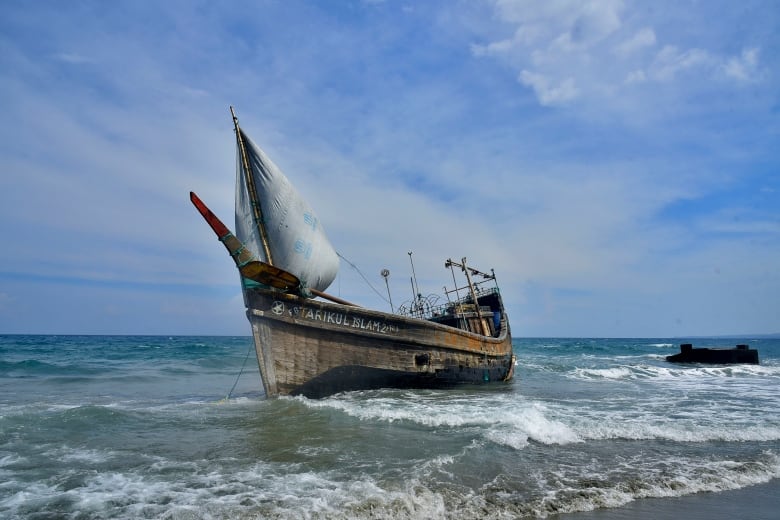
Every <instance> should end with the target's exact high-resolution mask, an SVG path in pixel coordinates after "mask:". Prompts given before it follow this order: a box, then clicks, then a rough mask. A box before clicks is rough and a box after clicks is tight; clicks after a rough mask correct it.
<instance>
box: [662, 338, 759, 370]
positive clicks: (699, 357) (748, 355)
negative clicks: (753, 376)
mask: <svg viewBox="0 0 780 520" xmlns="http://www.w3.org/2000/svg"><path fill="white" fill-rule="evenodd" d="M666 360H667V361H671V362H673V363H713V364H719V365H728V364H736V363H749V364H752V365H757V364H758V350H756V349H752V348H748V346H747V345H737V346H736V347H735V348H693V345H691V344H690V343H683V344H682V345H680V353H679V354H675V355H673V356H666Z"/></svg>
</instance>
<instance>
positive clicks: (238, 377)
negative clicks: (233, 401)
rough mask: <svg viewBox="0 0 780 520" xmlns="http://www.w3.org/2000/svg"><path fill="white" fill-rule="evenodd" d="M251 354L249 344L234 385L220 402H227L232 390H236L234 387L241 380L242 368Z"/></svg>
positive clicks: (250, 345)
mask: <svg viewBox="0 0 780 520" xmlns="http://www.w3.org/2000/svg"><path fill="white" fill-rule="evenodd" d="M251 353H252V343H249V350H247V352H246V357H244V363H243V364H242V365H241V370H240V371H239V372H238V376H237V377H236V381H235V383H233V386H232V387H231V388H230V391H229V392H228V393H227V395H226V396H225V398H224V399H223V400H222V401H221V402H227V401H229V400H230V396H231V395H233V390H235V389H236V385H238V380H239V379H241V374H243V373H244V368H246V362H247V360H248V359H249V354H251Z"/></svg>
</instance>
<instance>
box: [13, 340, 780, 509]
mask: <svg viewBox="0 0 780 520" xmlns="http://www.w3.org/2000/svg"><path fill="white" fill-rule="evenodd" d="M683 342H692V343H694V344H695V346H732V345H734V344H736V343H748V344H750V346H751V347H753V348H757V349H758V350H759V355H760V358H761V364H760V365H758V366H751V365H738V366H737V365H735V366H703V365H691V366H684V365H673V364H670V363H668V362H666V361H665V359H664V357H665V356H666V355H669V354H672V353H676V352H677V351H678V350H679V347H678V345H679V343H683ZM515 350H516V353H517V356H518V366H517V377H516V379H515V381H514V382H513V383H510V384H498V385H491V386H482V387H464V388H459V389H457V390H450V391H446V390H444V391H431V390H423V391H394V390H380V391H372V392H353V393H345V394H340V395H337V396H333V397H331V398H327V399H323V400H308V399H305V398H279V399H271V400H265V399H264V398H263V395H262V390H261V384H260V379H259V375H258V371H257V362H256V360H255V357H254V352H253V351H252V350H251V339H250V338H248V337H141V336H132V337H128V336H0V517H4V518H63V517H64V518H160V517H163V518H387V517H391V518H420V519H422V518H516V517H544V516H548V515H551V514H555V513H566V512H575V511H588V510H592V509H595V508H615V507H619V506H621V505H624V504H628V503H631V502H633V501H635V500H638V499H642V498H647V497H679V496H686V495H692V494H694V493H698V492H713V493H720V492H724V491H727V490H732V489H740V488H746V487H750V486H753V485H755V484H761V483H765V482H772V481H774V479H777V478H778V477H780V340H777V339H754V338H739V339H735V340H728V341H715V340H703V339H696V340H685V339H675V340H668V339H633V340H626V339H555V338H547V339H520V340H515ZM248 354H249V357H248V358H247V355H248ZM245 362H246V364H245ZM242 368H243V369H244V370H243V373H242V374H241V377H240V378H239V379H238V383H237V384H236V380H237V377H238V375H239V373H240V372H241V370H242ZM234 384H235V388H234V389H233V391H232V393H231V397H230V399H228V400H225V399H224V398H225V397H226V395H227V393H228V392H230V391H231V388H233V386H234Z"/></svg>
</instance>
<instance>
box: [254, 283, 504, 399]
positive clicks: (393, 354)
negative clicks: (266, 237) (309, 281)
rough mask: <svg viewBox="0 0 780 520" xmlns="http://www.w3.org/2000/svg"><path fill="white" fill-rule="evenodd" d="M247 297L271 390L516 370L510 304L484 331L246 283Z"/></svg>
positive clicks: (311, 392) (476, 376) (330, 390)
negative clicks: (490, 331)
mask: <svg viewBox="0 0 780 520" xmlns="http://www.w3.org/2000/svg"><path fill="white" fill-rule="evenodd" d="M246 302H247V317H248V318H249V321H250V323H251V325H252V335H253V337H254V342H255V349H256V351H257V359H258V364H259V366H260V373H261V376H262V379H263V386H264V387H265V391H266V395H268V396H269V397H270V396H277V395H299V394H300V395H304V396H307V397H312V398H318V397H324V396H327V395H331V394H334V393H337V392H342V391H348V390H364V389H372V388H386V387H390V388H430V387H445V386H452V385H456V384H459V383H485V382H491V381H509V380H510V379H511V378H512V376H513V373H514V363H515V360H514V356H513V354H512V338H511V333H510V330H509V323H508V321H507V316H506V313H504V312H502V313H501V314H502V315H501V317H500V325H499V327H498V331H499V332H498V334H497V336H496V337H486V336H483V335H480V334H476V333H473V332H467V331H464V330H460V329H457V328H455V327H450V326H446V325H441V324H438V323H433V322H431V321H427V320H423V319H415V318H408V317H404V316H399V315H395V314H390V313H384V312H378V311H372V310H367V309H363V308H360V307H351V306H347V305H339V304H333V303H326V302H321V301H317V300H310V299H304V298H299V297H297V296H293V295H290V294H285V293H280V292H276V291H272V290H266V289H261V288H258V289H250V290H247V291H246Z"/></svg>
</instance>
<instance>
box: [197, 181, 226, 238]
mask: <svg viewBox="0 0 780 520" xmlns="http://www.w3.org/2000/svg"><path fill="white" fill-rule="evenodd" d="M190 200H191V201H192V204H193V205H194V206H195V207H196V208H197V210H198V212H200V214H201V215H202V216H203V218H204V219H205V220H206V222H208V224H209V226H211V229H212V230H214V233H216V234H217V237H219V238H222V237H224V236H225V235H227V234H228V233H230V230H229V229H228V228H227V226H225V224H223V223H222V221H221V220H219V218H217V216H216V215H215V214H214V213H212V212H211V210H210V209H209V208H208V207H207V206H206V205H205V204H204V203H203V201H202V200H200V199H199V198H198V196H197V195H195V192H194V191H191V192H190Z"/></svg>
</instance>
